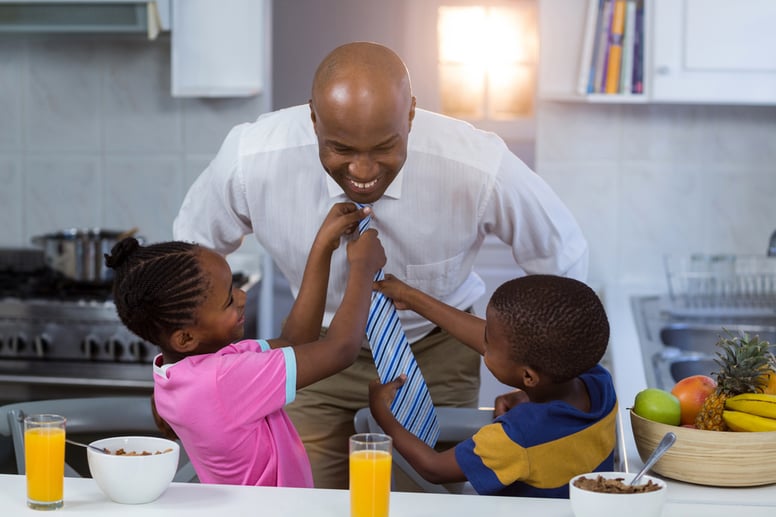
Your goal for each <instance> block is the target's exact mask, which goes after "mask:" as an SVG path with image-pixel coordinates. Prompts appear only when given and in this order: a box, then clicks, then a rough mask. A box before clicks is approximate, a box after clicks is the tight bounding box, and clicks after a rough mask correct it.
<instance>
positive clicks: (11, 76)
mask: <svg viewBox="0 0 776 517" xmlns="http://www.w3.org/2000/svg"><path fill="white" fill-rule="evenodd" d="M24 55H25V54H24V44H23V42H22V41H21V40H20V39H4V40H3V41H2V44H0V92H2V94H0V149H3V150H21V148H22V111H21V109H22V91H23V88H22V84H23V80H24V74H23V66H24V59H23V58H24Z"/></svg>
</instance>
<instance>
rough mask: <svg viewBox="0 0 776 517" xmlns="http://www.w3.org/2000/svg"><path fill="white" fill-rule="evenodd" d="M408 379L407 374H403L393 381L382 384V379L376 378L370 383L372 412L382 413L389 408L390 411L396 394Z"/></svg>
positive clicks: (370, 408)
mask: <svg viewBox="0 0 776 517" xmlns="http://www.w3.org/2000/svg"><path fill="white" fill-rule="evenodd" d="M406 380H407V376H406V375H405V374H401V375H400V376H398V377H397V378H396V379H394V380H392V381H391V382H387V383H385V384H382V383H381V382H380V379H375V380H373V381H372V382H370V383H369V410H370V411H371V412H372V414H373V415H374V414H376V413H380V412H382V411H384V410H385V409H388V410H389V411H388V412H389V413H390V408H391V403H392V402H393V398H394V397H395V396H396V391H397V390H398V389H399V388H401V387H402V385H403V384H404V382H405V381H406Z"/></svg>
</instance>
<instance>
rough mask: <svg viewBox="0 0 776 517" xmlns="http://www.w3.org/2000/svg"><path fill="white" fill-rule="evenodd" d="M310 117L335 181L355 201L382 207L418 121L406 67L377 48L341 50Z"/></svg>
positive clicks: (327, 66)
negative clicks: (381, 198)
mask: <svg viewBox="0 0 776 517" xmlns="http://www.w3.org/2000/svg"><path fill="white" fill-rule="evenodd" d="M310 112H311V113H310V115H311V118H312V122H313V127H314V129H315V134H316V136H317V138H318V154H319V157H320V160H321V164H322V165H323V168H324V169H325V170H326V172H327V173H328V174H329V176H331V178H332V179H333V180H334V181H336V182H337V184H338V185H339V186H340V187H341V188H342V190H343V191H344V192H345V195H346V196H347V197H348V198H349V199H351V200H352V201H355V202H357V203H373V202H375V201H377V200H378V199H379V198H380V197H381V196H382V195H383V194H384V193H385V191H386V189H387V188H388V186H389V185H390V184H391V182H392V181H393V180H394V179H395V178H396V176H397V175H398V174H399V171H400V170H401V168H402V166H403V165H404V162H405V160H406V159H407V141H408V137H409V132H410V129H411V126H412V120H413V118H414V116H415V99H414V97H412V93H411V89H410V83H409V76H408V75H407V70H406V68H405V67H404V64H403V63H402V61H401V60H400V59H399V58H398V56H396V55H395V54H394V53H393V52H391V51H390V50H389V49H387V48H385V47H382V46H380V45H375V44H371V43H354V44H349V45H344V46H343V47H340V48H338V49H336V50H335V51H334V52H332V54H330V55H329V56H328V57H327V58H326V59H325V60H324V61H323V62H322V63H321V65H320V66H319V68H318V71H317V72H316V76H315V81H314V83H313V95H312V100H311V101H310Z"/></svg>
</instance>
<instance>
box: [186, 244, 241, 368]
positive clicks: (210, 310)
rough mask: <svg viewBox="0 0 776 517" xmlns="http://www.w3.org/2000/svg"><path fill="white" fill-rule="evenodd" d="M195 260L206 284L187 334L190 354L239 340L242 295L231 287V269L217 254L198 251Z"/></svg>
mask: <svg viewBox="0 0 776 517" xmlns="http://www.w3.org/2000/svg"><path fill="white" fill-rule="evenodd" d="M199 261H200V267H201V268H202V271H203V276H204V277H205V278H207V279H208V282H207V284H208V285H207V289H206V292H205V295H204V299H203V301H202V303H201V305H200V306H199V309H198V310H197V314H196V321H195V323H194V325H193V326H191V327H189V328H188V329H187V332H188V333H189V334H190V335H191V337H192V338H193V339H194V340H195V343H196V349H195V352H194V353H197V354H206V353H212V352H216V351H218V350H220V349H222V348H223V347H225V346H226V345H228V344H230V343H234V342H236V341H239V340H241V339H242V337H243V334H244V325H245V298H246V295H245V291H243V290H242V289H240V288H238V287H234V285H233V283H232V270H231V269H230V267H229V264H228V263H227V262H226V260H225V259H224V258H223V257H222V256H221V255H219V254H218V253H216V252H214V251H212V250H209V249H202V251H201V252H200V254H199Z"/></svg>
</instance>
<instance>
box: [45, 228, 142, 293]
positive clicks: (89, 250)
mask: <svg viewBox="0 0 776 517" xmlns="http://www.w3.org/2000/svg"><path fill="white" fill-rule="evenodd" d="M135 231H136V230H135V229H133V230H129V231H112V230H102V229H100V228H89V229H79V228H70V229H67V230H61V231H58V232H54V233H49V234H46V235H37V236H35V237H33V238H32V239H31V240H32V243H33V244H35V245H37V246H40V247H42V248H43V254H44V257H45V261H46V264H47V265H48V266H49V267H50V268H52V269H54V270H56V271H59V272H60V273H62V274H64V275H65V276H66V277H68V278H70V279H71V280H75V281H78V282H95V283H107V282H110V281H112V280H113V270H112V269H110V268H108V267H106V266H105V258H104V254H105V253H110V250H111V248H112V247H113V245H114V244H116V243H117V242H118V241H119V240H121V239H123V238H125V237H127V236H129V235H132V234H133V233H134V232H135Z"/></svg>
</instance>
